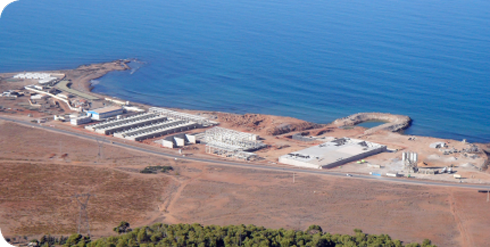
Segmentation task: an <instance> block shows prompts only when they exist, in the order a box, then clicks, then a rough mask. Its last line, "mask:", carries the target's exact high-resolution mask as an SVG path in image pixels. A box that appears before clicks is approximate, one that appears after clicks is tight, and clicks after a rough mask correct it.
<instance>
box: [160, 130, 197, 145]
mask: <svg viewBox="0 0 490 247" xmlns="http://www.w3.org/2000/svg"><path fill="white" fill-rule="evenodd" d="M155 142H156V143H158V144H161V145H162V146H163V147H166V148H176V147H183V146H185V145H189V144H195V143H196V137H195V136H194V135H191V134H185V133H181V134H177V135H173V136H169V137H166V138H165V139H162V140H156V141H155Z"/></svg>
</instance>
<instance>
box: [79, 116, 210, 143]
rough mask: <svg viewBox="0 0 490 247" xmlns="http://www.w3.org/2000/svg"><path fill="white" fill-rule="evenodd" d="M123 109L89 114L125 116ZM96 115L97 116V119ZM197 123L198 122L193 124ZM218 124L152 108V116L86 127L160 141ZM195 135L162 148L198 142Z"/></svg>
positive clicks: (130, 138)
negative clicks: (177, 134)
mask: <svg viewBox="0 0 490 247" xmlns="http://www.w3.org/2000/svg"><path fill="white" fill-rule="evenodd" d="M121 111H122V108H120V107H112V108H109V109H108V108H103V109H96V110H92V111H88V113H90V114H92V119H102V118H107V117H108V116H109V115H108V114H110V115H117V114H119V113H122V112H121ZM94 115H95V116H94ZM193 120H195V121H193ZM213 124H217V123H215V122H210V121H208V120H207V119H206V118H204V117H200V116H196V115H192V114H187V113H179V112H175V111H171V110H167V109H164V108H157V107H153V108H151V109H150V112H149V113H142V114H138V115H134V116H130V117H126V118H119V117H118V118H117V119H114V120H108V121H105V122H101V123H97V124H92V125H88V126H85V129H88V130H91V131H95V132H97V133H101V134H106V135H113V136H114V137H117V138H122V139H127V140H132V141H143V140H145V139H150V138H157V137H160V136H164V135H168V134H173V133H178V132H182V131H186V130H191V129H195V128H201V127H203V126H209V125H213ZM195 139H196V138H195V137H194V136H187V135H184V136H183V137H182V138H181V137H179V136H176V137H174V138H173V139H172V140H170V141H171V142H172V145H171V144H170V143H169V142H165V143H164V141H161V143H162V145H166V146H169V147H170V146H183V145H185V143H186V142H187V143H192V142H194V143H195Z"/></svg>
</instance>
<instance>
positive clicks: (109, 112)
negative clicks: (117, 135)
mask: <svg viewBox="0 0 490 247" xmlns="http://www.w3.org/2000/svg"><path fill="white" fill-rule="evenodd" d="M87 113H88V114H92V119H94V120H102V119H105V118H109V117H114V116H116V115H120V114H123V113H124V110H123V108H121V107H119V106H108V107H104V108H98V109H94V110H90V111H87Z"/></svg>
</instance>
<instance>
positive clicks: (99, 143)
mask: <svg viewBox="0 0 490 247" xmlns="http://www.w3.org/2000/svg"><path fill="white" fill-rule="evenodd" d="M96 140H97V145H98V146H99V153H98V154H97V162H98V163H100V158H101V156H102V142H101V141H99V139H96Z"/></svg>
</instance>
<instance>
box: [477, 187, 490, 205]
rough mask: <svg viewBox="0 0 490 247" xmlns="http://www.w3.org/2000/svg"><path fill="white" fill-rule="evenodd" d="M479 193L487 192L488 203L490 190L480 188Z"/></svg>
mask: <svg viewBox="0 0 490 247" xmlns="http://www.w3.org/2000/svg"><path fill="white" fill-rule="evenodd" d="M478 193H487V203H488V202H489V201H490V190H478Z"/></svg>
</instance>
